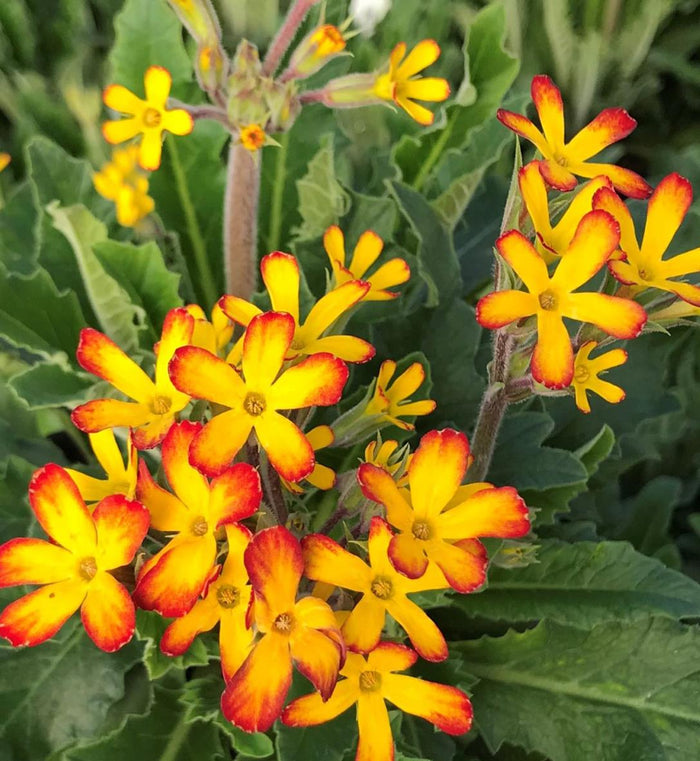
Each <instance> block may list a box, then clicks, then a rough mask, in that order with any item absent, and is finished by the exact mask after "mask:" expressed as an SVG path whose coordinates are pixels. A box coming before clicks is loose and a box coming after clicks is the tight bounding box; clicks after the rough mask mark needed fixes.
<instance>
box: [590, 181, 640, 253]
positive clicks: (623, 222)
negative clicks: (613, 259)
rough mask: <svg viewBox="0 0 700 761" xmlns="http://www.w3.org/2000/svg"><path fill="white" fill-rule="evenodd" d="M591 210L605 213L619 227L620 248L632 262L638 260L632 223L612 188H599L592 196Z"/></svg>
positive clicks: (625, 207) (629, 215)
mask: <svg viewBox="0 0 700 761" xmlns="http://www.w3.org/2000/svg"><path fill="white" fill-rule="evenodd" d="M593 208H594V209H602V210H603V211H607V212H608V214H610V215H611V216H613V217H614V218H615V220H616V221H617V223H618V225H620V248H621V249H622V250H623V251H624V252H625V253H626V254H627V256H628V257H629V258H630V259H631V260H633V261H638V260H639V243H637V233H636V232H635V229H634V222H633V221H632V215H631V214H630V211H629V209H628V208H627V206H626V205H625V203H624V201H623V200H622V199H621V198H620V196H618V195H617V193H616V192H615V191H614V190H613V189H612V188H600V190H598V191H596V194H595V195H594V196H593Z"/></svg>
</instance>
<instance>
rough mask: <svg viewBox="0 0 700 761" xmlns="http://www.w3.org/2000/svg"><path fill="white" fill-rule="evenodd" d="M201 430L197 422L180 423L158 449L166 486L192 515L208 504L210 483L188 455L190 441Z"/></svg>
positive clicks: (171, 430) (184, 421)
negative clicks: (159, 449) (192, 463)
mask: <svg viewBox="0 0 700 761" xmlns="http://www.w3.org/2000/svg"><path fill="white" fill-rule="evenodd" d="M201 430H202V425H201V424H200V423H191V422H189V421H187V420H183V421H182V422H181V423H176V424H175V425H174V426H172V428H171V429H170V430H169V431H168V435H167V436H166V437H165V440H164V441H163V446H162V447H161V453H162V461H163V470H164V471H165V477H166V478H167V479H168V484H169V485H170V488H171V489H172V490H173V491H174V492H175V494H177V496H178V498H179V499H180V500H181V501H182V502H183V503H184V504H185V506H186V507H187V508H188V509H189V510H191V511H193V514H195V515H196V514H197V512H200V511H201V509H202V506H204V505H206V504H207V503H208V501H209V483H208V482H207V479H206V478H205V477H204V476H203V475H202V473H200V472H199V471H198V470H197V469H196V468H193V467H192V465H190V461H189V456H188V453H189V450H190V446H191V444H192V441H193V440H194V438H195V436H197V434H198V433H199V432H200V431H201Z"/></svg>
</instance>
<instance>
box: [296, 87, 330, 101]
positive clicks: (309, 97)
mask: <svg viewBox="0 0 700 761" xmlns="http://www.w3.org/2000/svg"><path fill="white" fill-rule="evenodd" d="M325 99H326V91H325V90H307V91H306V92H303V93H301V95H300V96H299V103H301V104H306V103H324V102H325Z"/></svg>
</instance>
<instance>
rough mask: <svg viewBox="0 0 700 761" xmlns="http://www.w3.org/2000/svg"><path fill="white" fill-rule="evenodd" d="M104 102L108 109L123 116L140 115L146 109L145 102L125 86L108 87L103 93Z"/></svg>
mask: <svg viewBox="0 0 700 761" xmlns="http://www.w3.org/2000/svg"><path fill="white" fill-rule="evenodd" d="M102 100H103V102H104V104H105V106H107V108H111V109H112V110H113V111H119V112H120V113H122V114H131V115H134V114H139V113H141V111H142V110H143V107H144V102H143V101H142V100H141V98H139V97H138V96H136V95H134V93H132V92H131V90H127V88H126V87H124V86H123V85H109V87H106V88H105V89H104V90H103V91H102ZM119 142H121V141H119Z"/></svg>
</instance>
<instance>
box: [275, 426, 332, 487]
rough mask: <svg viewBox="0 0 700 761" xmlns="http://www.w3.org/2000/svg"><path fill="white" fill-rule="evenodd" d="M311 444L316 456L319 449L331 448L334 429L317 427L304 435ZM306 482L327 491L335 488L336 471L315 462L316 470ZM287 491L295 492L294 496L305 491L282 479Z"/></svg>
mask: <svg viewBox="0 0 700 761" xmlns="http://www.w3.org/2000/svg"><path fill="white" fill-rule="evenodd" d="M304 435H305V436H306V438H307V440H308V442H309V444H311V448H312V449H313V450H314V455H315V453H316V452H318V450H319V449H325V448H326V447H329V446H330V445H331V444H332V443H333V441H334V440H335V436H334V435H333V429H332V428H331V427H330V426H328V425H317V426H316V427H315V428H312V429H311V430H310V431H307V432H306V433H305V434H304ZM304 480H305V481H308V482H309V484H311V486H315V487H316V488H317V489H322V490H323V491H327V490H328V489H332V488H333V487H334V486H335V480H336V479H335V471H333V470H331V469H330V468H329V467H327V466H326V465H321V463H320V462H314V469H313V470H312V471H311V473H309V475H308V476H305V478H304ZM281 481H282V484H283V485H284V487H285V489H288V490H289V491H291V492H293V493H294V494H303V493H304V489H303V488H302V487H301V486H299V484H295V483H293V482H292V481H287V479H286V478H282V479H281Z"/></svg>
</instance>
